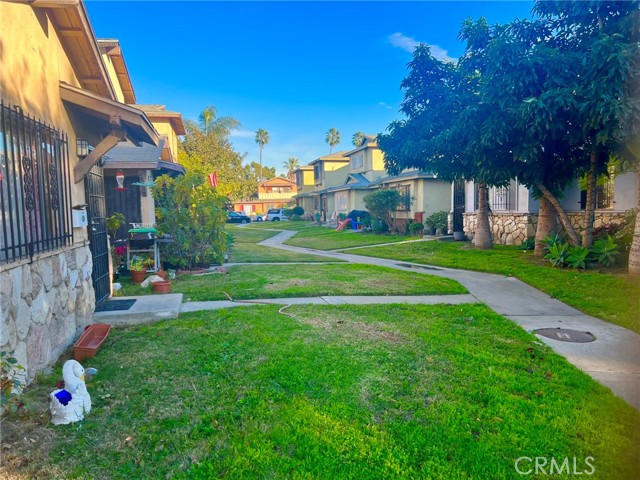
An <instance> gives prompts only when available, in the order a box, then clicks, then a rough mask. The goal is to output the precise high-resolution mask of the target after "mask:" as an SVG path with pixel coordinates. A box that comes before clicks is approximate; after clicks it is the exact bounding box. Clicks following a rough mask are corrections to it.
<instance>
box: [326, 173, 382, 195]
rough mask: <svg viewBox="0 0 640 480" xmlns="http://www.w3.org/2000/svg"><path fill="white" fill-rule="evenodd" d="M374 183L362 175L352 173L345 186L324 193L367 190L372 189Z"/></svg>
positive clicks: (327, 189) (329, 189)
mask: <svg viewBox="0 0 640 480" xmlns="http://www.w3.org/2000/svg"><path fill="white" fill-rule="evenodd" d="M372 184H373V182H371V180H369V179H368V178H367V177H365V176H364V175H363V174H361V173H350V174H349V175H348V176H347V181H346V182H345V183H344V185H337V186H335V187H329V188H325V189H324V190H321V191H322V193H329V192H337V191H340V190H366V189H368V188H371V186H372Z"/></svg>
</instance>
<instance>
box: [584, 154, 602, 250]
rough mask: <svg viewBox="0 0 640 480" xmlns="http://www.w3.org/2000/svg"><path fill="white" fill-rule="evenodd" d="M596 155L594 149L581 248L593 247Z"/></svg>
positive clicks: (588, 180)
mask: <svg viewBox="0 0 640 480" xmlns="http://www.w3.org/2000/svg"><path fill="white" fill-rule="evenodd" d="M597 160H598V154H597V152H596V149H595V148H594V149H593V151H592V152H591V160H590V161H589V173H588V177H587V204H586V205H585V207H584V223H585V228H584V230H583V231H582V246H583V247H587V248H588V247H591V245H593V220H594V216H595V209H596V162H597Z"/></svg>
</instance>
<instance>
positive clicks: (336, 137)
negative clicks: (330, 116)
mask: <svg viewBox="0 0 640 480" xmlns="http://www.w3.org/2000/svg"><path fill="white" fill-rule="evenodd" d="M324 140H325V142H327V143H328V144H329V154H332V153H333V147H335V146H336V145H338V144H339V143H340V132H339V131H338V130H337V129H335V128H330V129H329V131H328V132H327V136H326V137H325V139H324Z"/></svg>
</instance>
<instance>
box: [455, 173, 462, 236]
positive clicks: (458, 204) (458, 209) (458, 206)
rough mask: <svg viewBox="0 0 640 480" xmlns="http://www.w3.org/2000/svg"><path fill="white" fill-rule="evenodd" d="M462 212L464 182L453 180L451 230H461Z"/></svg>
mask: <svg viewBox="0 0 640 480" xmlns="http://www.w3.org/2000/svg"><path fill="white" fill-rule="evenodd" d="M463 214H464V182H463V181H461V180H457V181H455V182H453V231H454V232H462V230H463V224H464V219H463Z"/></svg>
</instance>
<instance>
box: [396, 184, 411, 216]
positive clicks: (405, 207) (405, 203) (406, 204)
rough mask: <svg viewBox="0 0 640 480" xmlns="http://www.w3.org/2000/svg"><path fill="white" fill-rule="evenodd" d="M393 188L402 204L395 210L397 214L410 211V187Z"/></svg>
mask: <svg viewBox="0 0 640 480" xmlns="http://www.w3.org/2000/svg"><path fill="white" fill-rule="evenodd" d="M394 188H395V189H396V190H398V193H399V194H400V197H401V198H402V203H401V204H400V205H398V208H396V210H397V211H399V212H407V211H409V210H411V185H398V186H397V187H394Z"/></svg>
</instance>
